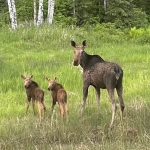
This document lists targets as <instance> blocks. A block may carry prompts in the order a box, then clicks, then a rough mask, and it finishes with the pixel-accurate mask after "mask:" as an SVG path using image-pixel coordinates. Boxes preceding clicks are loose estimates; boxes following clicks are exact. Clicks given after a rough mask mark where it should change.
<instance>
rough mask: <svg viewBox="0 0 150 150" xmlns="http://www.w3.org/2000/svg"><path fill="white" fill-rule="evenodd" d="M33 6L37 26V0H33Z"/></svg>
mask: <svg viewBox="0 0 150 150" xmlns="http://www.w3.org/2000/svg"><path fill="white" fill-rule="evenodd" d="M33 6H34V25H35V26H36V23H37V11H36V10H37V8H36V0H33Z"/></svg>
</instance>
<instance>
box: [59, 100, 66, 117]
mask: <svg viewBox="0 0 150 150" xmlns="http://www.w3.org/2000/svg"><path fill="white" fill-rule="evenodd" d="M63 105H64V104H63V103H59V111H60V115H61V117H62V118H63V117H64V113H65V111H64V106H63Z"/></svg>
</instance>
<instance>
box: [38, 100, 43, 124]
mask: <svg viewBox="0 0 150 150" xmlns="http://www.w3.org/2000/svg"><path fill="white" fill-rule="evenodd" d="M38 111H39V118H40V122H41V120H42V118H43V117H44V107H43V104H42V103H41V102H40V101H38Z"/></svg>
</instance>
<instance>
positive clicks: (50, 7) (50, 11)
mask: <svg viewBox="0 0 150 150" xmlns="http://www.w3.org/2000/svg"><path fill="white" fill-rule="evenodd" d="M54 5H55V2H54V0H48V15H47V21H48V24H52V22H53V16H54Z"/></svg>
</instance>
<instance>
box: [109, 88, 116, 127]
mask: <svg viewBox="0 0 150 150" xmlns="http://www.w3.org/2000/svg"><path fill="white" fill-rule="evenodd" d="M108 94H109V98H110V101H111V105H112V119H111V123H110V128H112V125H113V123H114V119H115V113H116V103H115V97H114V89H111V90H108Z"/></svg>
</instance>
